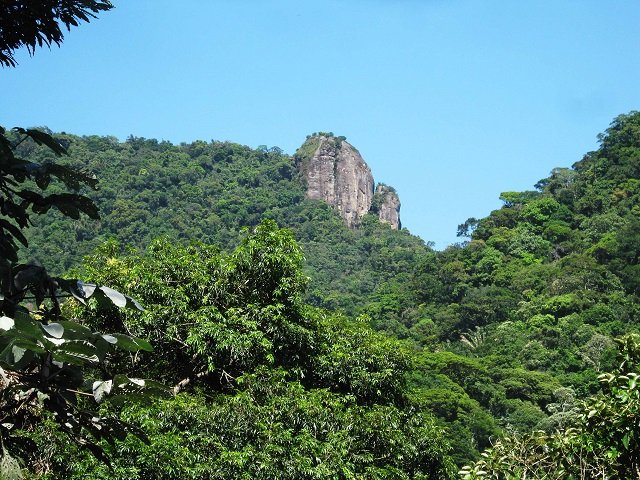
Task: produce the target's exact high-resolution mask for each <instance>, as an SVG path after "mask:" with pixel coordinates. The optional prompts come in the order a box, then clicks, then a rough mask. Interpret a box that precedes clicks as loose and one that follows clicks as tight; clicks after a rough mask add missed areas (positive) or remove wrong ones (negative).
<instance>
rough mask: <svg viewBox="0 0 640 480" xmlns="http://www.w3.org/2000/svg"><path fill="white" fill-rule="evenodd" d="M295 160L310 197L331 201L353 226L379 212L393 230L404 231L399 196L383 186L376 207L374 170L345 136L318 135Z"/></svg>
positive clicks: (307, 194) (309, 140)
mask: <svg viewBox="0 0 640 480" xmlns="http://www.w3.org/2000/svg"><path fill="white" fill-rule="evenodd" d="M295 159H296V164H297V166H298V170H299V171H300V173H301V174H302V175H303V177H304V179H305V182H306V185H307V190H306V196H307V198H310V199H313V200H323V201H325V202H327V203H328V204H329V205H331V206H332V207H333V208H335V209H336V210H337V211H338V212H339V213H340V216H342V218H343V219H344V221H345V223H346V224H347V225H348V226H349V227H355V226H356V225H357V224H358V223H359V221H360V219H361V218H362V217H363V216H364V215H365V214H366V213H369V212H371V213H377V214H378V216H379V218H380V220H381V221H383V222H386V223H388V224H390V225H391V228H394V229H398V228H400V216H399V215H400V200H399V199H398V196H397V194H396V193H395V191H394V190H393V189H390V187H386V186H383V185H380V186H379V187H378V190H379V191H380V195H379V197H380V201H379V202H376V204H375V205H374V194H375V191H374V186H375V182H374V179H373V175H372V174H371V169H370V168H369V165H367V162H365V161H364V159H363V158H362V156H361V155H360V152H358V150H357V149H356V148H355V147H353V145H351V144H350V143H348V142H347V141H346V139H345V138H344V137H334V136H333V135H332V134H325V133H320V134H314V135H312V136H310V137H308V138H307V140H306V141H305V143H304V144H303V145H302V146H301V147H300V148H299V149H298V151H297V152H296V154H295ZM372 206H374V209H373V210H372Z"/></svg>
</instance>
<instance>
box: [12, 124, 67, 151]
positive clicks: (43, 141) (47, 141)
mask: <svg viewBox="0 0 640 480" xmlns="http://www.w3.org/2000/svg"><path fill="white" fill-rule="evenodd" d="M13 130H15V131H16V132H18V133H21V134H23V135H28V136H29V137H31V138H32V139H33V141H34V142H36V143H37V144H38V145H46V146H47V147H49V148H50V149H51V150H52V151H53V153H55V154H56V155H58V156H61V155H66V154H67V150H66V148H64V147H63V146H62V145H61V144H60V142H58V141H57V140H56V139H55V138H53V137H52V136H51V135H49V134H48V133H45V132H42V131H40V130H34V129H32V128H28V129H26V130H25V129H24V128H20V127H16V128H14V129H13Z"/></svg>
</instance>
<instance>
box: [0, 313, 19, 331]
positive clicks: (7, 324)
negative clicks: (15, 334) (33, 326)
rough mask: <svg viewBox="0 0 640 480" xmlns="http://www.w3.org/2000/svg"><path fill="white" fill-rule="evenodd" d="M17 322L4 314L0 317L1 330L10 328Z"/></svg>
mask: <svg viewBox="0 0 640 480" xmlns="http://www.w3.org/2000/svg"><path fill="white" fill-rule="evenodd" d="M15 324H16V322H15V320H14V319H13V318H9V317H5V316H2V317H0V330H5V331H6V330H10V329H12V328H13V326H14V325H15Z"/></svg>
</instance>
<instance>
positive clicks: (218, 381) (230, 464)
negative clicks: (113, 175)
mask: <svg viewBox="0 0 640 480" xmlns="http://www.w3.org/2000/svg"><path fill="white" fill-rule="evenodd" d="M119 250H120V249H119V248H118V247H117V246H116V245H114V244H113V243H112V244H107V245H105V246H104V247H103V248H102V249H100V250H99V251H98V252H96V254H95V255H94V256H92V257H90V258H88V259H87V264H86V266H85V274H90V275H91V276H92V277H95V278H97V279H99V280H100V281H103V280H114V281H115V282H116V283H115V285H117V286H118V288H120V289H122V290H123V291H125V292H126V293H127V294H130V295H135V296H136V297H138V298H140V299H141V301H143V303H144V304H145V306H146V310H145V311H144V312H134V311H124V310H114V309H112V308H106V309H105V308H104V306H102V305H99V304H89V305H87V306H86V307H85V306H82V305H73V306H72V307H73V308H72V312H71V313H73V314H74V315H75V314H77V315H82V316H83V317H84V318H87V322H88V324H90V325H92V326H95V327H96V328H97V327H100V326H105V325H120V326H121V327H122V328H124V329H126V330H127V331H129V332H132V333H134V334H136V335H137V336H141V337H144V338H149V339H152V340H153V343H154V345H155V347H156V348H155V352H154V355H152V356H150V357H147V358H141V359H136V361H135V365H134V366H135V368H136V369H138V370H143V371H144V372H146V373H147V374H148V375H149V376H155V377H156V378H161V379H162V380H164V381H165V382H167V383H170V384H173V385H175V389H174V391H176V392H180V393H179V394H178V396H177V398H176V399H175V400H167V401H159V402H156V403H155V404H154V405H152V406H144V405H143V406H141V405H128V404H125V405H124V407H123V408H122V409H121V410H120V414H121V419H122V420H124V421H126V422H128V423H131V424H132V425H135V426H136V427H138V428H140V429H142V430H143V431H145V433H146V434H147V437H148V438H149V444H148V445H143V444H141V443H140V442H139V441H138V440H135V439H133V438H131V439H128V440H126V441H125V442H124V443H119V444H116V445H113V446H105V448H106V449H107V450H108V453H109V455H110V456H112V458H113V463H114V467H113V468H114V470H113V471H108V470H107V469H105V468H103V467H101V466H99V465H98V464H97V463H96V462H94V461H93V460H92V459H90V458H88V457H82V458H80V459H79V460H78V462H77V463H76V464H75V465H74V467H73V469H69V468H68V467H67V466H65V465H63V464H62V463H57V462H56V461H54V462H53V464H52V467H51V468H54V469H55V471H56V475H59V476H65V478H82V476H83V475H87V474H89V472H91V475H92V476H93V478H128V479H129V478H132V479H133V478H246V476H247V475H251V476H253V477H257V478H274V477H277V478H328V477H329V478H363V479H364V478H389V477H391V478H416V479H417V478H449V477H450V473H451V469H452V463H451V460H450V458H449V456H448V452H449V447H448V444H447V442H446V441H445V440H444V430H443V428H442V426H441V425H438V424H437V423H436V421H435V420H434V418H433V417H432V416H431V414H430V412H429V410H428V409H426V408H424V405H422V404H420V403H418V402H416V401H415V400H414V399H412V397H411V396H409V395H408V390H407V384H406V374H407V373H408V371H409V368H410V350H409V349H408V347H407V346H406V345H404V344H402V343H401V342H400V341H398V340H395V339H392V338H389V337H387V336H385V335H383V334H380V333H376V332H374V331H373V330H372V329H371V328H370V327H369V326H368V324H367V322H366V321H365V319H359V320H355V321H354V320H351V319H349V318H346V317H344V316H341V315H337V314H331V313H329V312H325V311H322V310H319V309H317V308H314V307H310V306H308V305H305V304H304V303H303V302H302V293H303V289H304V287H305V284H306V281H307V279H306V277H305V276H304V275H303V274H302V271H301V260H302V257H301V252H300V249H299V248H298V246H297V245H296V242H295V241H294V240H293V237H292V235H291V232H289V231H287V230H280V229H278V228H277V227H276V225H275V223H274V222H271V221H265V222H263V223H261V224H260V225H258V226H257V227H256V228H255V229H254V230H253V231H252V232H251V233H250V234H246V236H245V238H244V239H243V240H242V242H241V243H240V245H239V246H238V247H237V248H236V249H235V250H234V251H233V252H230V253H222V252H220V251H219V250H218V249H216V248H213V247H209V246H206V245H202V244H195V243H194V244H192V245H190V246H182V245H179V244H176V243H174V242H169V241H166V240H159V241H156V242H154V243H152V244H151V245H150V246H149V248H148V249H147V250H146V252H144V253H135V252H130V253H129V254H128V255H126V256H122V255H120V254H119ZM70 308H71V306H70ZM112 362H113V363H112V366H113V368H118V369H121V370H124V371H127V369H130V368H133V366H132V365H131V359H130V358H128V357H120V358H117V357H116V358H114V359H112Z"/></svg>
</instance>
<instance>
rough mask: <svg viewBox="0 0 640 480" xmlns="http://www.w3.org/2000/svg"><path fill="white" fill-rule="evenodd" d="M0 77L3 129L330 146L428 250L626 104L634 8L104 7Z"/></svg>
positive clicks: (637, 74) (567, 2) (528, 183)
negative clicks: (350, 157)
mask: <svg viewBox="0 0 640 480" xmlns="http://www.w3.org/2000/svg"><path fill="white" fill-rule="evenodd" d="M113 3H114V4H115V5H116V8H115V9H114V10H112V11H110V12H107V13H103V14H102V15H101V16H100V18H99V19H98V20H95V21H93V22H92V23H91V24H88V25H86V24H85V25H83V26H81V27H80V28H76V29H74V30H73V31H71V32H69V33H68V34H67V35H66V37H65V41H64V43H63V45H62V47H61V48H55V47H54V48H52V49H51V50H48V49H41V50H38V51H37V52H36V55H35V56H34V57H33V58H30V57H29V56H28V54H27V53H26V52H19V54H18V55H17V58H18V61H19V63H20V64H19V66H18V67H17V68H16V69H3V70H2V71H0V88H1V89H2V92H3V94H2V96H1V98H0V124H1V125H4V126H7V127H11V126H34V125H46V126H48V127H49V128H51V129H52V130H54V131H66V132H70V133H75V134H80V135H85V134H86V135H89V134H99V135H115V136H116V137H118V138H120V139H125V138H126V137H127V136H129V135H130V134H133V135H135V136H142V137H147V138H158V139H164V140H170V141H172V142H183V141H192V140H196V139H201V140H212V139H214V140H231V141H235V142H238V143H242V144H246V145H249V146H252V147H256V146H258V145H268V146H278V147H280V148H282V149H283V150H284V151H285V152H287V153H293V152H294V151H295V149H296V148H297V147H298V146H299V145H300V144H301V143H302V142H303V141H304V139H305V136H306V135H308V134H310V133H312V132H315V131H332V132H334V133H335V134H336V135H344V136H346V137H347V139H348V141H349V142H350V143H352V144H353V145H354V146H355V147H357V148H358V149H359V150H360V152H361V153H362V155H363V156H364V158H365V160H366V161H367V162H368V163H369V165H370V166H371V169H372V170H373V174H374V177H375V179H376V181H379V182H384V183H387V184H389V185H392V186H394V187H395V188H396V189H397V190H398V192H399V194H400V198H401V201H402V210H401V217H402V221H403V224H404V226H406V227H407V228H409V230H411V232H412V233H414V234H417V235H420V236H421V237H422V238H423V239H425V240H426V241H434V242H435V243H436V246H437V247H438V248H443V247H445V246H446V245H447V244H449V243H452V242H455V241H457V239H456V237H455V233H456V226H457V225H458V224H459V223H462V222H463V221H464V220H466V219H467V218H468V217H471V216H475V217H481V216H485V215H487V214H488V213H489V212H490V211H491V210H492V209H495V208H498V207H499V206H500V201H499V200H498V196H499V194H500V192H502V191H509V190H525V189H531V188H532V186H533V184H535V183H536V182H537V181H538V180H539V179H541V178H543V177H546V176H547V175H548V173H549V171H550V170H551V169H552V168H554V167H557V166H565V167H566V166H570V165H571V164H573V163H574V162H575V161H577V160H579V159H580V158H581V157H582V155H583V154H584V153H586V152H587V151H589V150H593V149H595V148H597V140H596V135H597V134H598V133H599V132H602V131H603V130H605V129H606V128H607V126H608V125H609V123H610V122H611V120H612V119H613V118H614V117H615V116H616V115H618V114H620V113H626V112H629V111H631V110H636V109H639V108H640V107H639V104H640V29H639V28H638V25H640V4H638V2H637V1H635V0H634V1H618V0H608V1H604V0H600V1H590V0H580V1H573V0H561V1H558V0H553V1H529V2H523V1H515V0H504V1H497V0H496V1H492V0H482V1H481V0H476V1H463V0H460V1H458V0H449V1H444V0H421V1H415V0H342V1H337V0H323V1H315V0H234V1H232V0H226V1H222V0H209V1H205V0H183V1H180V2H176V1H170V0H136V1H124V0H115V1H114V2H113Z"/></svg>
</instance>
